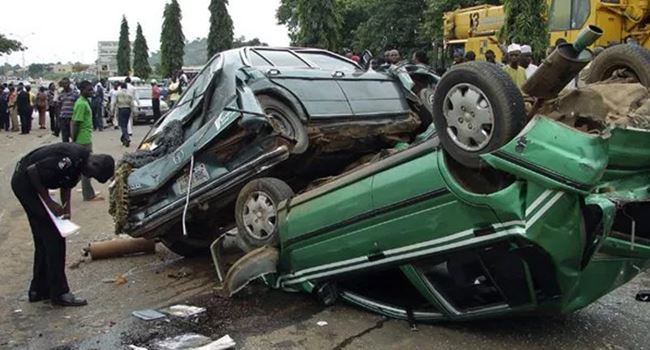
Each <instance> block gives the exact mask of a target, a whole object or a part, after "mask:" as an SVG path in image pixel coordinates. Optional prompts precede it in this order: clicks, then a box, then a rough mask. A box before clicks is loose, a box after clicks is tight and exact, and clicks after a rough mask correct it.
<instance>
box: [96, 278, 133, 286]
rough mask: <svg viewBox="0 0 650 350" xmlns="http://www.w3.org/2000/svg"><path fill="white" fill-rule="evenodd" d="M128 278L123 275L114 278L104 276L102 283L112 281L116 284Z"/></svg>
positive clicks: (123, 282) (125, 281) (124, 281)
mask: <svg viewBox="0 0 650 350" xmlns="http://www.w3.org/2000/svg"><path fill="white" fill-rule="evenodd" d="M128 282H129V280H128V279H126V277H124V275H119V276H116V277H115V278H104V279H103V280H102V283H114V284H116V285H118V286H121V285H123V284H126V283H128Z"/></svg>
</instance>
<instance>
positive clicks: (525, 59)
mask: <svg viewBox="0 0 650 350" xmlns="http://www.w3.org/2000/svg"><path fill="white" fill-rule="evenodd" d="M519 65H520V66H521V67H522V68H523V69H525V70H526V79H530V77H531V76H533V74H535V72H536V71H537V68H538V67H537V65H536V64H534V63H533V49H532V48H531V47H530V46H529V45H523V46H522V47H521V56H519Z"/></svg>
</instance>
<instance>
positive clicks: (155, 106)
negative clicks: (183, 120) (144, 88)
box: [151, 98, 160, 120]
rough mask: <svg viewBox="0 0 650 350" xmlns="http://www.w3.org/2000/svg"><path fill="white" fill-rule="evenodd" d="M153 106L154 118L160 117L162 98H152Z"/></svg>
mask: <svg viewBox="0 0 650 350" xmlns="http://www.w3.org/2000/svg"><path fill="white" fill-rule="evenodd" d="M151 108H152V109H153V119H155V120H158V119H160V99H159V98H154V99H152V100H151Z"/></svg>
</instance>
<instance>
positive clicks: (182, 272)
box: [167, 267, 193, 279]
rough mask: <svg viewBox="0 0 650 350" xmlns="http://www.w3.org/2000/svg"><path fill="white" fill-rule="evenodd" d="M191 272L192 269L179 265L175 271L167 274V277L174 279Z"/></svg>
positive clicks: (187, 275) (189, 274)
mask: <svg viewBox="0 0 650 350" xmlns="http://www.w3.org/2000/svg"><path fill="white" fill-rule="evenodd" d="M192 273H193V271H192V269H190V268H187V267H181V268H180V269H179V270H178V271H176V272H171V273H169V274H167V277H169V278H175V279H181V278H184V277H189V276H191V275H192Z"/></svg>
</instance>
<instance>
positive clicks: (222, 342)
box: [194, 335, 237, 350]
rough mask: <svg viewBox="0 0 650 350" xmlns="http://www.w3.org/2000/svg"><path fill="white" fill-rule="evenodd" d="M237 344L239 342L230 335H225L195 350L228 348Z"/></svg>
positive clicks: (221, 349) (223, 349)
mask: <svg viewBox="0 0 650 350" xmlns="http://www.w3.org/2000/svg"><path fill="white" fill-rule="evenodd" d="M235 345H237V343H235V341H234V340H233V339H232V338H231V337H230V336H229V335H224V336H223V337H221V338H219V339H217V340H215V341H213V342H212V343H210V344H206V345H203V346H201V347H198V348H195V349H194V350H226V349H230V348H233V347H235Z"/></svg>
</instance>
